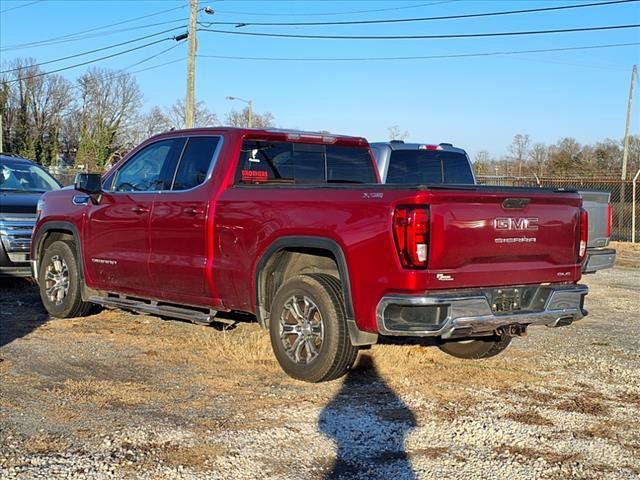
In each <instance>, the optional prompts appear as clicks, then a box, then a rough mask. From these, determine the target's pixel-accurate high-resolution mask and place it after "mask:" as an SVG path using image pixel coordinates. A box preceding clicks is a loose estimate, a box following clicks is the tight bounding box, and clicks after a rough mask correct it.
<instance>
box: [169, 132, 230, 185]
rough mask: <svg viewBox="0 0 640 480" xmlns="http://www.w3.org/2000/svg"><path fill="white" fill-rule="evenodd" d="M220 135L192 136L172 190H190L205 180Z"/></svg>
mask: <svg viewBox="0 0 640 480" xmlns="http://www.w3.org/2000/svg"><path fill="white" fill-rule="evenodd" d="M219 142H220V137H191V138H189V140H188V141H187V146H186V147H185V149H184V153H183V154H182V159H181V160H180V164H179V165H178V171H177V172H176V178H175V180H174V181H173V188H172V190H188V189H190V188H193V187H196V186H198V185H200V184H201V183H202V182H204V181H205V179H206V178H207V173H208V172H209V167H210V166H211V162H212V160H213V154H214V153H215V151H216V148H217V147H218V143H219Z"/></svg>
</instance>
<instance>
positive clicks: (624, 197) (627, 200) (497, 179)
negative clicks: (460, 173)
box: [477, 175, 640, 242]
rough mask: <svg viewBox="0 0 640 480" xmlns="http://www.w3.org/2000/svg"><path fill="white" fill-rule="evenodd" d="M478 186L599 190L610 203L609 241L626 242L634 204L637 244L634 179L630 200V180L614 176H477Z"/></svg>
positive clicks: (639, 210)
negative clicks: (610, 227) (479, 184)
mask: <svg viewBox="0 0 640 480" xmlns="http://www.w3.org/2000/svg"><path fill="white" fill-rule="evenodd" d="M477 180H478V183H481V184H484V185H508V186H522V187H525V186H526V187H530V186H533V187H536V186H540V187H555V188H567V189H575V190H599V191H605V192H609V193H610V194H611V203H612V204H613V225H612V232H611V240H618V241H623V242H630V241H631V240H632V228H633V223H634V222H633V215H634V213H633V211H634V209H633V205H634V204H635V219H636V221H635V230H636V235H635V241H636V242H640V198H639V197H640V184H638V183H640V182H639V181H638V179H637V177H636V191H635V198H634V188H633V180H624V181H623V180H621V179H620V178H614V177H603V176H600V177H540V178H534V177H505V176H493V175H488V176H478V177H477Z"/></svg>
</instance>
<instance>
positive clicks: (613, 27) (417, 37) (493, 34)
mask: <svg viewBox="0 0 640 480" xmlns="http://www.w3.org/2000/svg"><path fill="white" fill-rule="evenodd" d="M638 27H640V24H631V25H608V26H602V27H580V28H560V29H555V30H525V31H519V32H491V33H455V34H440V35H380V36H375V35H353V36H351V35H302V34H294V33H258V32H239V31H235V32H234V31H229V30H215V29H207V28H203V29H200V31H201V32H213V33H223V34H227V35H249V36H253V37H274V38H309V39H321V40H422V39H432V40H436V39H444V38H481V37H510V36H522V35H549V34H556V33H575V32H595V31H602V30H622V29H628V28H638Z"/></svg>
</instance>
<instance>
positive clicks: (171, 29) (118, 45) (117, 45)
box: [0, 25, 186, 73]
mask: <svg viewBox="0 0 640 480" xmlns="http://www.w3.org/2000/svg"><path fill="white" fill-rule="evenodd" d="M185 27H186V25H181V26H180V27H175V28H170V29H168V30H163V31H162V32H156V33H152V34H150V35H145V36H143V37H138V38H134V39H132V40H127V41H126V42H120V43H116V44H113V45H108V46H106V47H101V48H95V49H93V50H88V51H86V52H81V53H76V54H73V55H67V56H66V57H60V58H56V59H54V60H47V61H46V62H40V63H34V64H31V65H26V66H24V67H18V68H10V69H8V70H2V71H0V73H9V72H16V71H18V70H24V69H25V68H32V67H41V66H42V65H48V64H50V63H55V62H61V61H63V60H70V59H72V58H77V57H83V56H85V55H90V54H92V53H97V52H102V51H104V50H110V49H112V48H116V47H122V46H123V45H128V44H130V43H135V42H139V41H140V40H146V39H147V38H152V37H157V36H158V35H162V34H165V33H168V32H172V31H174V30H178V29H181V28H185ZM163 40H164V39H163Z"/></svg>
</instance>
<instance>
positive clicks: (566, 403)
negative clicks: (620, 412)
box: [555, 395, 609, 416]
mask: <svg viewBox="0 0 640 480" xmlns="http://www.w3.org/2000/svg"><path fill="white" fill-rule="evenodd" d="M555 407H556V408H557V409H558V410H564V411H565V412H575V413H584V414H587V415H594V416H602V415H606V414H607V413H608V412H609V407H607V406H606V405H604V404H603V403H602V402H600V401H597V400H594V399H593V398H591V397H587V396H584V395H579V396H575V397H573V398H569V399H566V400H563V401H562V402H560V403H558V404H556V405H555Z"/></svg>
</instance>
